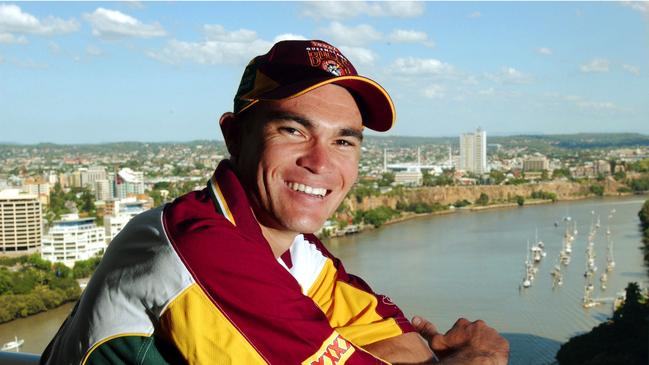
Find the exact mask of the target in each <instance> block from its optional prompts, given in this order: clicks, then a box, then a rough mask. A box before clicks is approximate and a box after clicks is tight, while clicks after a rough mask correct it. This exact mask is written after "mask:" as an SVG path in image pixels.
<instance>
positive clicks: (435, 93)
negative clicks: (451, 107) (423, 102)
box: [423, 85, 446, 99]
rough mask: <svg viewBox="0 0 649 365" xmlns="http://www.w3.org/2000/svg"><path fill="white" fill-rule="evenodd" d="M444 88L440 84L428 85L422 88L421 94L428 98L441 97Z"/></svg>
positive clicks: (442, 96)
mask: <svg viewBox="0 0 649 365" xmlns="http://www.w3.org/2000/svg"><path fill="white" fill-rule="evenodd" d="M444 91H445V89H444V87H443V86H441V85H430V86H428V87H426V88H425V89H424V90H423V94H424V96H425V97H427V98H428V99H443V98H444V96H445V95H446V94H445V92H444Z"/></svg>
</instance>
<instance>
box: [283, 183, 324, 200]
mask: <svg viewBox="0 0 649 365" xmlns="http://www.w3.org/2000/svg"><path fill="white" fill-rule="evenodd" d="M287 185H288V187H289V188H291V189H293V190H295V191H301V192H303V193H306V194H309V195H317V196H322V197H323V196H325V195H326V194H327V189H325V188H314V187H312V186H308V185H304V184H298V183H294V182H291V183H288V184H287Z"/></svg>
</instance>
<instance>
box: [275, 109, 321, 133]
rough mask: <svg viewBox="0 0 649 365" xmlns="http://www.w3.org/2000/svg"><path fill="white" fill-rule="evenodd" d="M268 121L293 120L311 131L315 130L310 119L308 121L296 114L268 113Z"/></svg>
mask: <svg viewBox="0 0 649 365" xmlns="http://www.w3.org/2000/svg"><path fill="white" fill-rule="evenodd" d="M267 117H268V120H292V121H294V122H297V123H299V124H302V125H303V126H304V127H305V128H308V129H311V128H313V122H312V121H310V120H309V119H306V118H304V117H301V116H299V115H296V114H292V113H287V112H283V111H271V112H269V113H268V116H267Z"/></svg>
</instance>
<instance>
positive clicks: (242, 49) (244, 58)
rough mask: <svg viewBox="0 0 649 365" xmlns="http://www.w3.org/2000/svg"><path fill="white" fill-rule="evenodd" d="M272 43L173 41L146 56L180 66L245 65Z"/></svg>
mask: <svg viewBox="0 0 649 365" xmlns="http://www.w3.org/2000/svg"><path fill="white" fill-rule="evenodd" d="M271 46H272V43H271V42H268V41H265V40H261V39H255V40H253V41H247V42H227V41H215V40H206V41H204V42H183V41H179V40H177V39H172V40H170V41H168V42H167V44H166V45H165V46H164V48H163V49H161V50H159V51H148V52H147V53H146V54H147V55H148V56H149V57H151V58H153V59H156V60H158V61H161V62H164V63H169V64H174V65H177V64H180V63H182V62H183V61H189V62H194V63H198V64H204V65H218V64H234V65H240V64H245V63H247V62H248V61H250V60H251V59H252V57H254V56H256V55H259V54H263V53H266V52H268V50H269V49H270V47H271Z"/></svg>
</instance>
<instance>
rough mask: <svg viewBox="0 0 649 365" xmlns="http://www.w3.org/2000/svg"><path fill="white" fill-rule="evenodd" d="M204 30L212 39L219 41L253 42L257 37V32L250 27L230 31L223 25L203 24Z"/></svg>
mask: <svg viewBox="0 0 649 365" xmlns="http://www.w3.org/2000/svg"><path fill="white" fill-rule="evenodd" d="M203 32H204V33H205V35H206V36H207V39H208V40H210V41H219V42H252V41H254V40H255V39H257V32H255V31H254V30H249V29H243V28H242V29H239V30H235V31H232V32H228V31H227V30H225V28H224V27H223V26H222V25H218V24H208V25H204V26H203Z"/></svg>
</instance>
